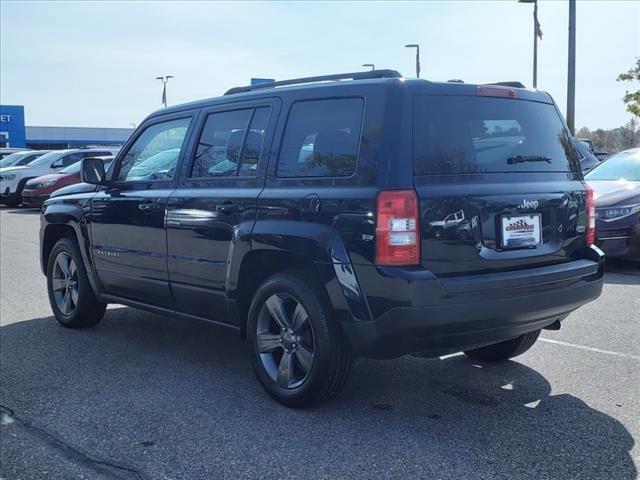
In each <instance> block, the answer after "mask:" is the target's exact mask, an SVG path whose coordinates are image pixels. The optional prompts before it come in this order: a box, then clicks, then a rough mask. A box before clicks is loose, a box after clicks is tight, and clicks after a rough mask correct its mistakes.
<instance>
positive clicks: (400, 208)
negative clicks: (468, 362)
mask: <svg viewBox="0 0 640 480" xmlns="http://www.w3.org/2000/svg"><path fill="white" fill-rule="evenodd" d="M82 175H83V180H84V182H85V183H84V184H79V185H77V186H72V187H67V188H66V189H62V190H60V191H58V192H57V193H56V194H55V195H54V196H53V197H52V198H51V199H49V200H48V201H47V202H46V203H45V205H44V206H43V208H42V228H41V257H42V268H43V271H44V272H45V273H46V275H47V285H48V291H49V299H50V302H51V307H52V308H53V312H54V314H55V316H56V318H57V319H58V321H59V322H60V323H61V324H62V325H64V326H66V327H71V328H79V327H88V326H91V325H94V324H96V323H97V322H98V321H99V320H100V319H101V317H102V316H103V314H104V311H105V307H106V305H107V303H109V302H114V303H121V304H125V305H129V306H132V307H137V308H142V309H145V310H149V311H152V312H157V313H162V314H169V315H175V316H178V317H184V318H195V319H201V320H205V321H208V322H212V323H215V324H220V325H224V326H227V327H231V328H233V329H236V330H238V331H239V334H240V335H241V336H242V337H246V338H248V340H249V341H250V344H251V352H252V353H251V355H252V359H253V365H254V368H255V372H256V375H257V377H258V380H259V381H260V383H261V384H262V385H263V387H264V388H265V389H266V391H267V392H268V393H269V395H271V396H272V397H273V398H274V399H276V400H277V401H278V402H281V403H283V404H285V405H288V406H292V407H304V406H309V405H313V404H317V403H319V402H321V401H325V400H328V399H329V398H331V397H333V396H334V395H336V394H337V393H338V392H339V391H340V390H341V389H342V387H343V385H344V384H345V381H346V379H347V376H348V373H349V370H350V366H351V363H352V358H353V357H354V356H365V357H371V358H393V357H397V356H400V355H404V354H408V353H418V354H421V355H424V356H439V355H444V354H447V353H452V352H456V351H464V352H465V353H466V354H467V355H469V356H470V357H473V358H475V359H480V360H484V361H497V360H504V359H507V358H511V357H514V356H516V355H519V354H521V353H522V352H524V351H526V350H527V349H529V348H530V347H531V346H532V345H533V343H534V342H535V341H536V339H537V337H538V335H539V333H540V330H541V329H544V328H548V329H557V328H559V327H560V322H561V321H562V320H563V319H564V318H565V317H566V316H567V315H568V314H569V313H570V312H572V311H573V310H575V309H576V308H578V307H580V306H581V305H583V304H585V303H587V302H589V301H591V300H594V299H595V298H597V297H598V296H599V295H600V292H601V289H602V281H603V255H602V252H601V251H600V250H599V249H598V248H597V247H595V246H594V245H593V243H594V234H595V232H594V221H595V219H594V205H593V198H592V193H591V191H590V190H589V189H588V188H587V187H586V186H585V184H584V183H583V179H582V173H581V170H580V165H579V162H578V157H577V155H576V152H575V149H574V147H573V144H572V142H571V139H570V136H569V134H568V131H567V129H566V127H565V125H564V123H563V120H562V118H561V116H560V114H559V112H558V110H557V108H556V106H555V104H554V102H553V100H552V99H551V98H550V96H549V95H548V94H546V93H544V92H539V91H533V90H528V89H525V88H518V87H517V86H514V85H513V84H502V85H470V84H464V83H446V82H445V83H436V82H429V81H425V80H407V79H404V78H401V77H400V75H399V74H398V73H397V72H394V71H389V70H379V71H373V72H366V73H356V74H344V75H329V76H324V77H315V78H305V79H297V80H290V81H284V82H276V83H271V84H266V85H265V84H263V85H258V86H255V87H237V88H234V89H231V90H230V91H228V92H227V93H226V94H225V95H224V96H222V97H219V98H215V99H212V100H206V101H201V102H195V103H190V104H186V105H181V106H177V107H172V108H166V109H163V110H161V111H158V112H156V113H153V114H152V115H150V116H149V117H148V118H147V119H146V120H145V121H144V122H143V123H142V124H141V125H140V127H138V129H137V130H136V131H135V133H134V134H133V135H132V137H131V139H130V140H129V141H128V142H127V143H126V145H125V146H124V148H123V149H122V150H121V151H120V153H119V154H118V156H117V157H116V159H115V160H114V162H113V163H112V165H111V167H110V168H109V170H108V172H106V173H105V171H104V167H103V165H102V163H101V161H100V160H99V159H87V160H84V163H83V165H82Z"/></svg>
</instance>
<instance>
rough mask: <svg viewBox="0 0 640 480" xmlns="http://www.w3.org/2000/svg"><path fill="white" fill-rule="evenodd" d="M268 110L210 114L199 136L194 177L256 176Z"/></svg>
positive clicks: (193, 171) (266, 108)
mask: <svg viewBox="0 0 640 480" xmlns="http://www.w3.org/2000/svg"><path fill="white" fill-rule="evenodd" d="M269 112H270V109H269V108H268V107H261V108H257V109H255V110H254V109H245V110H233V111H230V112H220V113H212V114H210V115H209V116H208V117H207V120H206V122H205V125H204V129H203V130H202V134H201V135H200V140H199V142H198V147H197V149H196V156H195V159H194V162H193V167H192V169H191V177H193V178H205V177H228V176H235V175H242V176H255V175H256V170H257V167H258V160H259V159H260V152H261V151H262V146H263V139H264V133H265V130H266V129H267V123H268V121H269ZM249 122H251V124H249ZM247 127H248V130H247Z"/></svg>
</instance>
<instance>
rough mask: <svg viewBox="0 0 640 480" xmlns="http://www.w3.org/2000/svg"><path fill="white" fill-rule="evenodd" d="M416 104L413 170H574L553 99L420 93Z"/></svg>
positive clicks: (573, 157)
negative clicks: (529, 99) (547, 101)
mask: <svg viewBox="0 0 640 480" xmlns="http://www.w3.org/2000/svg"><path fill="white" fill-rule="evenodd" d="M414 107H415V108H414V126H413V138H414V155H415V157H414V172H415V174H416V175H442V174H457V173H484V172H527V171H531V172H541V171H546V172H552V171H554V172H569V171H574V169H575V170H577V167H578V162H577V157H576V154H575V150H574V149H573V148H572V146H571V143H570V140H569V137H568V136H567V134H566V131H565V129H564V125H563V123H562V120H561V118H560V116H559V115H558V112H557V111H556V109H555V107H554V106H553V105H551V104H548V103H541V102H532V101H525V100H513V99H505V98H490V97H475V96H447V95H443V96H418V97H416V98H415V105H414ZM572 165H575V167H572Z"/></svg>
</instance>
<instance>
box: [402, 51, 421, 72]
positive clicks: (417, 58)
mask: <svg viewBox="0 0 640 480" xmlns="http://www.w3.org/2000/svg"><path fill="white" fill-rule="evenodd" d="M405 48H415V49H416V78H420V45H418V44H417V43H410V44H408V45H405Z"/></svg>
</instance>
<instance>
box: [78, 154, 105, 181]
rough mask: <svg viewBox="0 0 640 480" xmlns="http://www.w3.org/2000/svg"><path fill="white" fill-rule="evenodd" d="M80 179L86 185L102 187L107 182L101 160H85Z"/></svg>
mask: <svg viewBox="0 0 640 480" xmlns="http://www.w3.org/2000/svg"><path fill="white" fill-rule="evenodd" d="M80 179H81V180H82V181H83V182H84V183H90V184H92V185H102V184H104V181H105V173H104V162H103V161H102V159H101V158H85V159H84V160H82V165H81V166H80Z"/></svg>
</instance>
